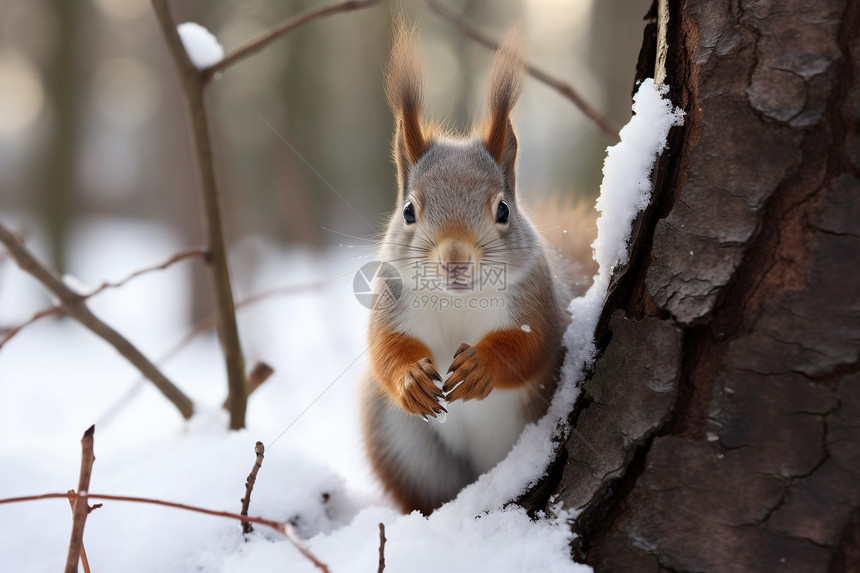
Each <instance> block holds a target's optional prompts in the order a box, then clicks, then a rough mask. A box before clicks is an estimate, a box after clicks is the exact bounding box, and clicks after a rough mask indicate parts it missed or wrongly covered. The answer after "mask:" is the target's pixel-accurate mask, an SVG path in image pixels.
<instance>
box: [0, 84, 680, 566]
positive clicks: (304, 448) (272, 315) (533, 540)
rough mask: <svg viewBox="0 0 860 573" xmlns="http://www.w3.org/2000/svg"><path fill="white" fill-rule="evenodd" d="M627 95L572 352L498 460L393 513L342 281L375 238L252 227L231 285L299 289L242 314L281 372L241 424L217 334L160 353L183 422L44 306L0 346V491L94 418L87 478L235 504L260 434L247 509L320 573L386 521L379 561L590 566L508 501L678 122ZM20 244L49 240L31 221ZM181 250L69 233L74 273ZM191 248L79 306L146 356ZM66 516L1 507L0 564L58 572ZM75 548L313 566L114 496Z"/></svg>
mask: <svg viewBox="0 0 860 573" xmlns="http://www.w3.org/2000/svg"><path fill="white" fill-rule="evenodd" d="M634 109H635V111H636V113H637V115H636V116H634V118H633V120H631V122H630V124H628V126H626V127H625V128H624V130H623V131H622V134H621V136H622V143H621V144H619V145H616V146H615V147H613V148H611V149H610V151H609V155H608V158H607V162H606V166H605V168H604V175H605V179H604V184H603V186H602V188H601V189H602V191H601V192H602V195H601V200H600V202H599V203H598V207H599V208H600V209H601V211H602V213H603V215H602V218H601V220H600V221H599V222H598V228H599V232H600V236H599V238H598V240H597V241H596V242H595V245H594V247H595V253H596V257H597V260H598V261H599V262H600V264H601V267H600V274H599V275H598V277H597V280H596V281H595V286H593V287H592V288H591V289H590V290H589V292H588V293H587V294H586V295H585V296H584V297H582V298H580V299H577V300H575V301H573V303H572V304H571V312H573V314H574V316H575V321H574V325H576V326H575V327H573V328H572V329H571V330H570V331H569V332H568V333H567V337H566V342H567V344H568V346H569V348H570V351H569V353H568V358H567V362H566V365H565V372H564V383H563V384H562V385H561V391H560V392H559V394H558V396H556V399H555V400H554V401H553V405H552V407H551V410H550V412H549V414H548V415H547V416H546V417H545V418H544V419H543V420H542V421H541V422H540V423H539V424H537V425H533V426H530V427H529V428H527V429H526V432H525V433H524V435H523V436H522V438H521V440H520V442H519V443H518V445H517V446H516V447H515V448H514V450H513V452H512V453H511V455H510V456H508V458H507V459H505V460H504V461H503V462H501V463H500V464H499V466H497V467H496V468H495V469H493V470H491V471H490V472H489V473H487V474H486V475H484V476H482V477H481V478H480V479H479V480H478V482H477V483H475V484H473V485H471V486H469V487H467V488H466V489H465V490H464V491H463V492H462V493H461V494H460V496H459V497H458V498H457V499H456V500H454V501H453V502H451V503H449V504H447V505H445V506H443V507H442V508H441V509H440V510H438V511H437V512H435V513H434V514H433V515H432V516H430V517H429V518H424V517H422V516H420V515H418V514H412V515H407V516H403V515H400V514H399V513H398V512H397V511H396V510H394V509H393V508H392V506H391V504H390V503H389V502H388V501H387V500H386V499H385V497H384V496H383V495H382V493H381V491H380V489H379V487H378V486H377V485H376V483H375V482H374V480H373V478H372V476H371V473H370V470H369V468H368V466H367V463H366V461H365V459H364V456H363V452H362V445H361V436H360V432H359V427H358V416H357V411H356V404H357V397H356V389H357V384H358V380H359V377H360V375H361V373H362V372H363V370H364V368H366V364H367V362H366V356H365V349H366V346H365V341H364V336H365V324H366V320H367V311H366V310H365V309H364V308H363V307H362V306H361V305H360V304H358V303H357V302H356V300H355V298H354V297H353V294H352V290H351V287H352V276H353V274H354V272H355V271H356V270H357V269H358V268H359V267H360V266H361V265H362V264H363V263H364V262H367V261H368V260H370V259H371V258H372V257H373V253H372V251H370V250H362V249H346V248H334V249H332V250H331V251H330V252H326V253H324V254H322V255H320V254H315V253H310V252H304V251H289V252H285V251H283V250H281V249H279V248H277V247H275V246H272V245H269V244H267V243H265V242H263V241H261V240H255V239H248V240H245V241H243V242H242V243H240V244H239V245H237V246H236V248H235V249H234V250H233V253H232V256H233V259H232V266H233V270H234V274H235V275H236V276H237V277H239V278H238V280H237V284H236V296H237V298H238V299H242V298H243V297H245V296H247V295H250V294H254V293H257V292H260V291H262V290H266V289H269V288H272V287H276V286H282V285H312V286H311V287H309V288H307V289H304V290H301V291H300V292H298V293H293V294H290V295H288V296H279V297H273V298H270V299H267V300H266V301H264V302H261V303H259V304H257V305H255V306H251V307H248V308H246V309H243V310H241V311H240V330H241V333H242V339H243V345H244V348H245V353H246V359H247V362H248V364H249V365H250V364H252V363H253V362H254V361H256V360H265V361H266V362H268V363H269V364H271V365H272V366H273V367H274V369H275V374H274V375H273V376H272V378H270V379H269V381H267V382H266V383H265V384H264V385H263V386H262V387H261V388H260V389H259V390H257V391H256V392H255V393H254V394H253V395H252V396H251V398H250V401H249V406H248V428H247V429H246V430H242V431H239V432H228V431H227V430H226V429H225V428H226V426H227V417H226V414H224V412H223V411H221V410H220V407H219V406H220V403H221V402H222V401H223V399H224V394H225V386H226V382H225V376H224V373H223V365H222V363H221V358H220V355H219V352H218V348H217V341H216V340H215V337H214V336H213V335H211V334H208V335H205V336H201V337H198V338H197V339H195V340H194V342H193V343H191V344H190V345H189V346H187V347H186V348H184V349H183V350H182V351H181V352H180V353H178V354H177V355H176V356H175V357H174V358H173V359H171V360H170V361H168V362H166V363H165V364H164V371H165V373H166V374H167V375H168V376H169V377H170V378H171V379H172V380H173V381H174V382H175V383H177V384H178V385H179V386H180V387H181V388H182V389H183V390H185V391H186V392H187V393H188V394H189V395H190V396H191V397H192V399H193V400H194V401H195V403H196V404H197V408H198V413H197V415H196V416H195V418H194V419H192V420H191V421H190V422H188V423H186V422H184V421H183V420H182V419H181V417H180V416H179V415H178V414H177V413H176V412H175V411H174V409H173V407H172V406H170V404H169V403H168V402H167V401H166V400H164V399H163V398H162V397H161V396H160V395H159V394H158V393H157V392H156V391H155V390H153V389H152V387H151V385H150V384H149V383H145V382H140V381H139V379H138V375H137V373H136V371H135V370H134V369H133V368H131V367H130V366H129V365H128V364H126V363H125V361H124V360H123V359H122V358H121V357H119V356H118V355H117V354H116V353H115V352H114V351H113V350H112V349H111V348H110V347H108V346H107V345H106V344H105V343H103V342H102V341H101V340H99V339H97V338H96V337H95V336H93V335H91V334H90V333H89V332H87V331H86V330H84V329H83V328H82V327H79V326H78V325H77V324H75V323H73V322H71V321H68V320H51V319H48V320H42V321H40V322H39V323H37V324H35V325H33V326H30V327H28V328H27V329H26V330H24V331H22V332H21V333H20V334H19V335H18V336H17V337H16V338H14V339H13V340H12V341H11V342H10V343H9V344H8V345H7V346H6V347H5V348H3V349H2V350H0V467H2V468H3V471H2V472H0V498H3V497H13V496H19V495H28V494H38V493H46V492H64V491H66V490H67V489H69V488H73V487H75V486H76V482H77V475H78V467H79V463H80V437H81V435H82V433H83V431H84V430H85V429H86V428H87V427H88V426H89V425H90V424H92V423H94V422H95V423H96V433H95V453H96V462H95V466H94V472H93V478H92V483H91V488H90V491H91V492H94V493H95V492H97V493H110V494H120V495H133V496H144V497H154V498H159V499H164V500H169V501H176V502H181V503H186V504H192V505H200V506H204V507H207V508H210V509H217V510H227V511H238V510H239V508H240V501H239V500H240V498H241V497H242V495H243V494H244V480H245V477H246V476H247V474H248V472H249V471H250V468H251V466H252V464H253V462H254V453H253V447H254V443H255V442H256V441H257V440H260V441H262V442H263V443H264V444H265V445H266V457H265V460H264V462H263V467H262V469H261V470H260V473H259V476H258V478H257V483H256V487H255V489H254V493H253V496H252V500H251V511H250V513H251V514H252V515H259V516H262V517H266V518H270V519H275V520H282V521H286V520H290V521H292V522H293V523H294V524H295V527H296V530H297V532H298V533H299V534H300V535H301V536H302V537H304V538H305V539H306V540H307V545H308V547H309V548H310V550H311V551H313V552H314V553H315V554H316V555H317V556H318V557H319V558H320V559H321V560H322V561H323V562H325V563H326V564H328V565H329V567H330V568H331V570H332V571H333V572H344V571H375V570H376V566H377V557H378V555H377V551H378V543H379V537H378V529H377V524H378V523H379V522H383V523H385V525H386V535H387V537H388V543H387V545H386V562H387V564H388V569H387V570H390V571H416V572H420V571H434V572H435V571H438V570H440V569H441V570H449V571H588V570H589V568H588V567H585V566H581V565H576V564H573V563H571V562H570V561H569V548H568V547H569V542H570V530H569V525H568V519H570V518H571V517H572V516H571V515H570V513H569V512H565V511H562V510H559V511H557V512H556V513H557V514H558V515H556V516H545V517H543V518H541V519H538V520H531V519H530V518H529V517H528V516H527V515H526V514H525V512H523V511H522V510H520V509H517V508H511V507H509V508H505V507H503V505H504V502H505V501H506V500H508V499H510V498H512V497H515V496H516V495H517V494H518V493H520V492H521V491H522V490H523V489H524V488H525V486H526V485H527V484H528V483H530V482H532V481H534V480H536V479H538V478H539V477H540V475H541V474H542V472H543V470H544V467H545V464H546V461H547V460H548V458H549V456H550V455H551V453H552V452H551V447H550V438H551V437H552V436H553V434H554V432H556V427H557V422H558V420H559V419H560V418H561V417H562V416H563V415H564V414H566V412H567V409H568V408H570V407H571V405H572V404H573V400H574V399H575V397H576V394H577V389H576V381H577V379H578V377H579V373H580V372H581V370H582V368H583V366H584V365H585V364H586V363H587V361H588V360H590V357H591V354H592V352H593V348H592V335H593V330H594V325H595V324H596V320H597V315H598V313H599V311H600V308H601V305H602V302H603V297H604V296H605V293H606V287H607V285H608V280H609V273H610V270H611V268H612V267H613V265H615V264H616V263H617V260H618V259H619V258H623V257H624V256H626V255H625V253H626V251H625V249H624V243H625V242H626V240H627V236H626V233H627V232H629V231H626V232H621V233H616V232H614V230H618V229H622V230H624V229H629V228H630V222H631V221H632V219H633V217H635V214H636V212H637V209H638V208H641V206H642V205H644V204H645V203H647V190H648V184H647V178H648V175H649V173H650V169H651V165H652V164H653V160H654V158H655V156H656V153H658V152H659V151H660V150H661V149H662V146H663V144H664V141H665V137H666V133H667V131H668V129H669V126H670V125H672V124H674V123H675V122H677V121H679V120H680V116H679V115H677V113H673V112H672V110H671V106H669V105H668V103H667V102H666V101H665V100H663V99H661V97H660V95H659V93H658V91H657V89H656V88H655V87H654V86H653V84H652V83H650V82H646V83H645V84H643V86H642V88H641V89H640V92H639V94H638V95H637V98H636V104H635V107H634ZM3 220H4V221H8V222H14V221H15V219H14V218H11V217H9V216H6V215H4V216H3ZM36 231H38V230H37V229H36ZM610 232H613V233H614V234H613V235H612V236H611V238H610V235H609V233H610ZM32 244H33V245H35V248H37V249H39V247H40V245H43V244H44V242H43V241H42V240H40V235H39V233H38V232H35V233H34V234H33V236H32ZM184 247H186V245H182V244H179V242H178V241H177V239H176V238H175V237H173V236H172V235H171V234H170V233H169V232H168V231H167V230H165V229H164V228H162V227H160V226H158V225H154V224H150V223H142V222H134V221H116V220H93V221H85V222H83V224H81V225H80V226H79V228H78V230H77V232H75V233H74V235H73V237H72V239H71V241H70V251H71V253H72V258H71V272H70V276H69V279H68V281H69V282H70V283H71V284H75V285H76V288H79V289H83V288H85V287H90V288H93V287H95V286H98V284H100V283H101V282H102V281H103V280H105V279H110V280H116V279H119V278H122V277H124V276H125V275H126V274H128V273H129V272H131V271H133V270H136V269H138V268H141V267H144V266H147V265H151V264H155V263H159V262H161V261H163V260H165V259H167V258H168V257H169V256H170V255H171V254H173V253H174V252H176V251H178V250H180V249H182V248H184ZM356 251H358V252H360V253H363V254H362V255H361V256H356ZM190 264H198V263H195V262H186V263H181V264H179V265H175V266H174V267H171V268H170V269H168V270H166V271H161V272H157V273H152V274H149V275H146V276H144V277H141V278H138V279H136V280H135V281H134V282H132V283H130V284H128V285H127V286H125V287H123V288H121V289H117V290H112V291H107V292H105V293H103V294H101V295H99V296H98V297H97V298H95V299H93V300H92V301H91V302H90V306H91V308H92V309H93V310H94V311H95V312H96V313H97V314H98V315H99V316H101V317H102V318H104V319H105V320H106V321H107V322H108V323H110V324H112V325H114V326H115V327H117V329H118V330H120V332H122V333H124V334H126V335H127V336H129V338H130V339H131V340H132V342H134V343H135V344H136V345H138V346H139V347H140V348H141V349H142V350H143V352H144V353H145V354H147V355H148V356H150V357H153V358H155V359H157V358H158V357H159V356H162V355H164V354H165V353H166V352H168V351H169V350H170V348H171V347H172V346H173V345H174V343H175V342H176V341H178V340H179V339H180V338H182V337H183V336H184V334H185V333H186V332H187V330H188V328H189V325H188V324H187V322H186V320H185V317H186V316H187V314H188V311H189V307H190V304H191V301H190V299H189V296H188V292H189V289H188V286H187V285H188V281H189V277H190V274H189V265H190ZM37 289H38V287H37V286H36V285H35V284H34V283H33V281H32V280H31V279H29V278H28V277H26V276H23V275H22V274H21V273H20V272H19V271H18V269H17V268H15V267H14V265H12V264H11V263H9V261H8V260H6V261H5V262H0V325H3V326H5V325H8V324H16V323H18V322H21V321H22V320H25V319H26V318H27V317H28V316H29V315H30V314H32V313H33V312H35V311H36V310H38V309H39V308H41V307H42V306H44V305H45V304H46V303H47V302H48V301H47V297H44V296H41V295H36V294H35V292H36V291H37ZM70 524H71V511H70V509H69V507H68V505H67V504H66V503H65V502H64V501H62V500H45V501H39V502H33V503H26V504H16V505H3V506H0V527H2V531H3V535H0V570H2V571H28V572H29V571H32V572H41V571H56V570H58V569H60V568H61V567H62V564H63V562H64V560H65V555H66V548H67V546H68V537H69V529H70ZM85 544H86V549H87V552H88V556H89V560H90V563H91V565H92V569H93V571H124V572H129V573H133V572H136V571H141V572H144V571H147V572H148V571H176V572H184V571H189V572H190V571H204V572H234V571H235V572H245V571H255V572H257V573H265V572H267V571H285V570H289V571H313V570H314V568H313V567H312V565H311V564H310V563H309V562H308V561H307V560H305V559H304V558H303V557H302V556H301V555H300V554H299V553H298V552H297V551H296V550H295V549H294V548H293V547H292V546H291V545H290V544H289V543H288V542H287V541H286V540H284V539H283V538H282V537H281V536H280V535H279V534H277V533H275V532H272V531H269V530H267V529H266V528H265V527H262V526H259V527H256V531H255V533H254V534H253V535H252V536H251V537H250V538H249V540H248V541H247V542H245V541H243V539H242V535H241V533H240V529H239V525H237V524H236V523H234V522H233V521H231V520H227V519H223V518H217V517H210V516H204V515H198V514H193V513H188V512H183V511H178V510H172V509H168V508H163V507H153V506H141V505H135V504H129V503H121V502H108V503H105V505H104V507H102V508H101V509H99V510H98V511H95V512H93V513H92V514H91V516H90V518H89V519H88V521H87V527H86V533H85Z"/></svg>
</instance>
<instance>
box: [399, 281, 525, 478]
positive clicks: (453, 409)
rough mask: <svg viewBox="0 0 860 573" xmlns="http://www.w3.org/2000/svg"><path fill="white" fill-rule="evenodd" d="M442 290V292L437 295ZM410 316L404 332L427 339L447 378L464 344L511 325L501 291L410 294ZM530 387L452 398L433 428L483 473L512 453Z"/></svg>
mask: <svg viewBox="0 0 860 573" xmlns="http://www.w3.org/2000/svg"><path fill="white" fill-rule="evenodd" d="M437 294H438V293H437ZM409 295H411V297H412V298H411V300H408V301H407V302H409V304H410V305H411V307H412V308H410V319H409V321H408V323H407V324H403V325H402V326H401V328H402V331H403V332H404V333H405V334H408V335H410V336H413V337H415V338H417V339H418V340H420V341H421V342H423V343H424V344H425V345H426V346H427V347H428V348H429V349H430V352H431V353H432V355H433V363H434V364H435V366H436V368H437V370H438V371H439V373H440V374H441V375H442V377H443V378H447V375H446V372H447V371H448V368H449V367H450V365H451V361H452V360H453V358H454V352H455V351H456V349H457V347H458V346H460V344H462V343H464V342H465V343H467V344H470V345H475V344H477V343H478V342H479V341H480V340H481V339H482V338H483V337H484V336H485V335H486V334H487V333H489V332H492V331H494V330H501V329H505V328H510V327H511V322H510V318H509V316H508V313H507V312H506V304H505V303H506V302H507V301H506V300H505V297H504V296H503V293H498V292H497V293H494V294H490V295H488V293H482V294H481V295H476V296H463V297H460V296H457V297H453V296H452V297H449V298H443V297H444V296H445V295H439V296H438V298H436V299H435V300H434V299H433V298H432V297H431V298H428V297H427V294H426V293H421V292H415V291H413V292H410V293H409ZM525 392H526V390H525V389H523V390H505V391H503V390H494V391H493V392H491V393H490V395H489V396H488V397H487V398H485V399H484V400H471V401H469V402H462V401H458V402H452V403H450V404H448V405H447V406H446V407H447V409H448V415H447V417H446V418H447V419H446V421H445V422H444V423H441V424H440V423H439V422H438V421H436V420H430V421H429V422H428V423H429V424H430V427H431V428H432V429H433V430H434V431H435V432H436V433H437V434H438V435H439V437H440V438H441V439H442V440H443V441H444V442H445V443H446V444H447V445H448V447H450V448H451V449H452V450H453V451H455V452H457V453H458V454H461V455H464V456H466V457H468V458H469V459H470V460H471V461H472V463H473V464H474V465H475V468H476V469H477V470H478V471H479V472H481V473H483V472H485V471H487V470H489V469H490V468H492V467H493V466H494V465H496V464H497V463H498V462H499V461H501V460H502V459H503V458H504V457H505V455H507V453H508V452H509V451H510V449H511V447H512V446H513V444H514V442H515V441H516V439H517V437H519V435H520V433H521V432H522V430H523V428H524V427H525V424H526V419H525V417H524V408H523V404H524V402H525V400H526V395H525Z"/></svg>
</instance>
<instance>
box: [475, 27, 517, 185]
mask: <svg viewBox="0 0 860 573" xmlns="http://www.w3.org/2000/svg"><path fill="white" fill-rule="evenodd" d="M523 43H524V40H523V34H522V30H521V29H520V27H519V26H514V27H513V28H511V29H510V31H509V32H508V35H507V36H506V37H505V40H504V41H503V42H502V45H501V46H499V50H498V51H497V52H496V56H495V58H493V69H492V71H491V72H490V88H489V93H488V98H487V99H488V104H489V112H490V117H489V123H488V124H487V126H486V128H485V131H484V147H485V148H486V149H487V151H488V152H489V154H490V156H491V157H492V158H493V159H494V160H495V161H496V163H497V164H498V165H499V167H500V168H501V169H502V172H503V173H504V174H505V178H506V179H507V185H508V187H509V188H510V192H512V193H513V191H514V165H515V163H516V160H517V136H516V134H514V128H513V125H511V119H510V115H511V110H512V109H513V107H514V104H516V103H517V99H518V98H519V97H520V92H521V91H522V88H523V76H524V75H525V70H526V63H525V59H524V58H523V56H522V45H523Z"/></svg>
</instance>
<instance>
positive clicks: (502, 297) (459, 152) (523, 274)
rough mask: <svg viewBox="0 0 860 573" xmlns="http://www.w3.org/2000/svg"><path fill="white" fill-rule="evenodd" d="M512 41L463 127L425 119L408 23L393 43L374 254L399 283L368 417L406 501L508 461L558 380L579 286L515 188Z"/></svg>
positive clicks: (383, 463) (373, 445) (383, 321)
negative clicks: (387, 214) (386, 214)
mask: <svg viewBox="0 0 860 573" xmlns="http://www.w3.org/2000/svg"><path fill="white" fill-rule="evenodd" d="M517 43H518V42H517V40H516V39H514V35H512V34H509V36H508V39H506V40H505V42H504V43H503V44H502V46H501V47H500V49H499V50H498V51H497V53H496V55H495V58H494V61H493V67H492V72H491V74H490V82H489V97H488V106H489V113H488V121H487V122H486V125H484V126H483V128H482V129H479V130H476V131H475V133H474V134H473V135H472V136H470V137H467V138H456V137H452V136H449V135H445V134H442V133H439V132H438V130H436V129H433V128H432V127H431V126H429V125H428V124H426V123H424V122H423V121H422V118H421V112H422V104H423V93H422V91H423V85H422V79H421V72H420V69H419V66H418V60H417V57H416V53H415V49H414V45H413V41H412V39H411V37H410V36H409V34H408V33H407V32H406V31H405V30H404V29H403V27H402V26H401V27H400V29H399V30H398V32H397V35H396V39H395V42H394V46H393V49H392V55H391V62H390V67H389V70H388V76H387V90H386V92H387V97H388V102H389V105H390V106H391V110H392V112H393V114H394V118H395V132H394V141H393V152H394V159H395V163H396V165H397V184H398V185H397V198H396V204H395V209H394V212H393V214H392V216H391V218H390V220H389V222H388V226H387V230H386V233H385V238H384V240H383V242H382V245H381V248H380V254H379V260H380V261H386V262H389V263H390V264H392V265H393V266H395V267H396V268H397V269H398V270H399V271H400V275H401V276H402V292H401V293H400V296H399V297H398V298H397V299H396V300H395V301H393V303H392V304H389V305H378V306H379V308H374V309H373V310H372V311H371V316H370V327H369V354H370V368H369V372H368V373H367V375H366V376H365V379H364V382H363V385H362V391H361V410H362V412H361V417H362V426H363V433H364V440H365V444H366V447H367V451H368V454H369V458H370V461H371V465H372V467H373V470H374V471H375V473H376V475H377V476H378V478H379V479H380V481H381V482H382V484H383V486H384V487H385V489H386V491H387V492H388V493H389V494H390V495H391V496H392V497H393V498H394V499H395V500H396V501H397V503H398V504H399V505H400V506H401V508H402V509H403V510H404V511H407V512H410V511H413V510H419V511H421V512H422V513H424V514H425V515H427V514H429V513H430V512H432V511H433V510H434V509H436V508H438V507H439V506H440V505H442V504H443V503H445V502H446V501H449V500H451V499H453V498H454V497H455V496H456V495H457V493H458V492H459V491H460V490H461V489H462V488H463V487H464V486H466V485H468V484H469V483H471V482H473V481H475V480H476V479H477V477H478V476H479V475H480V474H481V473H483V472H486V471H487V470H489V469H490V468H492V467H493V466H494V465H496V464H497V463H498V462H499V461H501V459H502V458H504V457H505V455H506V454H507V453H508V452H509V451H510V449H511V447H512V446H513V444H514V443H515V442H516V440H517V438H518V437H519V435H520V433H521V432H522V430H523V428H524V427H525V425H526V424H527V423H529V422H533V421H536V420H537V419H538V418H539V417H540V416H541V415H542V414H543V413H544V412H545V411H546V408H547V406H548V404H549V401H550V399H551V397H552V395H553V392H554V389H555V387H556V377H557V374H558V369H559V366H560V362H561V359H562V343H561V340H562V335H563V333H564V330H565V328H566V327H567V324H568V322H569V314H568V313H567V311H566V306H567V303H568V302H569V301H570V299H571V297H572V294H571V292H570V285H569V284H568V281H565V280H562V279H559V278H557V275H558V273H559V270H558V269H556V268H555V261H554V260H555V259H557V257H554V256H551V254H550V253H551V252H552V251H551V250H550V248H549V247H547V246H546V245H545V243H544V242H543V241H542V239H541V238H540V237H539V236H538V234H537V232H536V231H535V229H534V226H533V224H532V223H531V222H530V220H529V218H528V217H527V216H526V213H525V212H524V210H523V208H522V205H521V201H520V200H519V198H518V196H517V191H516V186H515V182H516V177H515V174H516V170H515V164H516V159H517V138H516V135H515V134H514V130H513V126H512V124H511V120H510V113H511V110H512V108H513V106H514V104H515V103H516V101H517V98H518V97H519V94H520V91H521V88H522V83H523V75H524V71H525V65H524V60H523V59H522V57H521V56H520V55H519V54H518V52H517V49H516V48H517ZM427 269H432V270H433V272H432V273H428V272H427ZM427 275H432V276H434V277H435V280H418V279H424V278H426V276H427ZM488 277H494V279H493V280H485V279H486V278H488ZM378 286H379V285H378V284H377V287H378ZM437 417H439V418H442V417H444V418H445V420H444V423H441V424H440V423H437V422H434V421H433V420H432V419H433V418H437ZM428 419H429V421H428Z"/></svg>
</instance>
